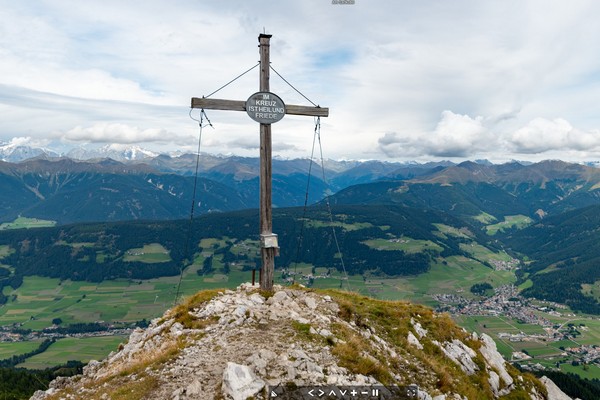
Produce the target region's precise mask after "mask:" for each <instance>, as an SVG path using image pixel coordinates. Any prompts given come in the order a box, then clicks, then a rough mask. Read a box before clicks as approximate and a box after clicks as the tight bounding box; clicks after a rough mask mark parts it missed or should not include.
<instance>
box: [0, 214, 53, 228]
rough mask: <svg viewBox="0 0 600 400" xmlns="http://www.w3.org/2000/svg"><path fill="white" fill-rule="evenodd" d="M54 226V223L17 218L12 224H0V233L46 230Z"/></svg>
mask: <svg viewBox="0 0 600 400" xmlns="http://www.w3.org/2000/svg"><path fill="white" fill-rule="evenodd" d="M54 225H56V221H47V220H43V219H37V218H26V217H19V218H17V219H15V220H14V221H13V222H5V223H3V224H0V231H1V230H4V229H24V228H26V229H29V228H47V227H50V226H54Z"/></svg>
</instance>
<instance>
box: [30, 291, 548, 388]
mask: <svg viewBox="0 0 600 400" xmlns="http://www.w3.org/2000/svg"><path fill="white" fill-rule="evenodd" d="M514 376H518V377H519V379H514V378H513V377H514ZM384 385H385V386H386V387H393V386H406V385H417V386H418V388H419V398H420V399H436V400H441V399H470V398H478V397H479V398H498V397H500V396H502V395H504V394H507V393H510V392H511V391H513V390H517V391H522V392H524V393H527V394H528V395H529V396H530V397H531V398H533V399H545V398H546V393H545V392H544V389H543V386H542V385H541V384H540V383H539V382H537V381H534V380H532V378H529V377H526V378H523V377H522V376H520V375H519V374H518V371H516V370H515V369H514V368H513V369H511V367H509V366H508V365H507V364H506V363H505V361H504V360H503V359H502V356H501V355H500V354H499V353H498V351H497V350H496V346H495V343H494V342H493V340H492V339H491V338H489V336H486V335H482V336H481V337H477V336H472V335H470V334H468V333H467V332H465V331H464V330H462V329H460V328H458V327H457V326H456V325H454V324H453V323H452V322H451V320H450V319H449V318H448V317H447V316H444V315H440V314H435V313H433V312H432V311H431V310H430V309H428V308H426V307H424V306H418V305H411V304H408V303H402V302H385V301H379V300H373V299H369V298H366V297H363V296H360V295H356V294H351V293H345V292H337V291H323V292H319V291H313V290H309V289H306V288H302V287H293V288H288V287H281V286H276V287H275V290H274V292H272V293H261V292H260V291H259V290H258V288H256V287H253V286H252V285H250V284H243V285H241V286H240V287H238V288H237V290H222V291H212V292H209V291H207V292H200V293H198V294H197V295H196V296H193V297H192V298H190V299H188V301H187V302H186V303H185V304H182V305H179V306H177V307H175V308H173V309H172V310H168V311H167V312H166V313H165V314H164V315H163V317H162V318H157V319H155V320H153V321H152V323H151V324H150V326H149V327H148V328H147V329H136V330H135V331H134V332H133V333H132V334H131V336H130V337H129V340H128V342H127V343H126V344H124V345H122V346H121V347H120V350H119V351H117V352H113V353H111V354H110V355H109V356H108V357H107V358H106V359H105V360H103V361H100V362H98V361H92V362H90V363H89V364H88V365H87V366H86V367H85V368H84V372H83V375H80V376H76V377H72V378H61V379H57V380H55V381H53V382H52V384H51V387H50V389H48V390H47V391H45V392H42V391H39V392H37V393H36V394H35V395H34V396H33V397H32V399H34V400H57V399H72V400H75V399H89V398H99V399H110V398H114V397H117V395H119V394H120V395H122V394H124V393H126V394H127V398H131V399H174V400H186V399H206V400H209V399H233V400H238V399H243V400H245V399H247V398H254V399H266V398H267V390H268V389H269V390H270V388H275V387H288V388H289V387H303V386H316V387H325V386H328V387H331V386H340V387H342V386H343V387H348V386H363V387H364V386H384Z"/></svg>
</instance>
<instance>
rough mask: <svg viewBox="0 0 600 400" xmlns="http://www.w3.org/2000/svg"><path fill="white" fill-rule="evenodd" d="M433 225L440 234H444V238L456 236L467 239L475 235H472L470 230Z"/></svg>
mask: <svg viewBox="0 0 600 400" xmlns="http://www.w3.org/2000/svg"><path fill="white" fill-rule="evenodd" d="M433 225H434V226H435V227H436V228H437V230H438V232H439V233H441V234H442V236H444V235H450V236H456V237H460V238H466V239H468V238H471V237H473V233H471V231H469V229H468V228H461V229H458V228H455V227H453V226H449V225H444V224H433ZM434 233H435V232H434Z"/></svg>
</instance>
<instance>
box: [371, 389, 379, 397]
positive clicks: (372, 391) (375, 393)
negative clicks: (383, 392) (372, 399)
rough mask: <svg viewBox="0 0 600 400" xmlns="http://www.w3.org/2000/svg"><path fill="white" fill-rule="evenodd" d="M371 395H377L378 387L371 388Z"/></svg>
mask: <svg viewBox="0 0 600 400" xmlns="http://www.w3.org/2000/svg"><path fill="white" fill-rule="evenodd" d="M371 396H379V389H373V390H371Z"/></svg>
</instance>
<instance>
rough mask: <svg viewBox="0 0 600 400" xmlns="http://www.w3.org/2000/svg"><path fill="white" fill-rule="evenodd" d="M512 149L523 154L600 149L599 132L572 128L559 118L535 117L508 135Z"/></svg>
mask: <svg viewBox="0 0 600 400" xmlns="http://www.w3.org/2000/svg"><path fill="white" fill-rule="evenodd" d="M508 139H509V141H510V145H511V147H512V149H513V150H514V151H516V152H518V153H523V154H537V153H543V152H548V151H553V150H559V151H561V150H562V151H568V150H576V151H594V150H600V132H599V131H597V130H595V131H588V132H586V131H582V130H579V129H575V128H573V126H571V124H570V123H569V122H568V121H566V120H564V119H561V118H557V119H554V120H548V119H545V118H536V119H534V120H532V121H530V122H529V123H528V124H527V125H525V126H524V127H522V128H520V129H518V130H516V131H515V132H514V133H513V134H512V135H510V136H509V137H508Z"/></svg>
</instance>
